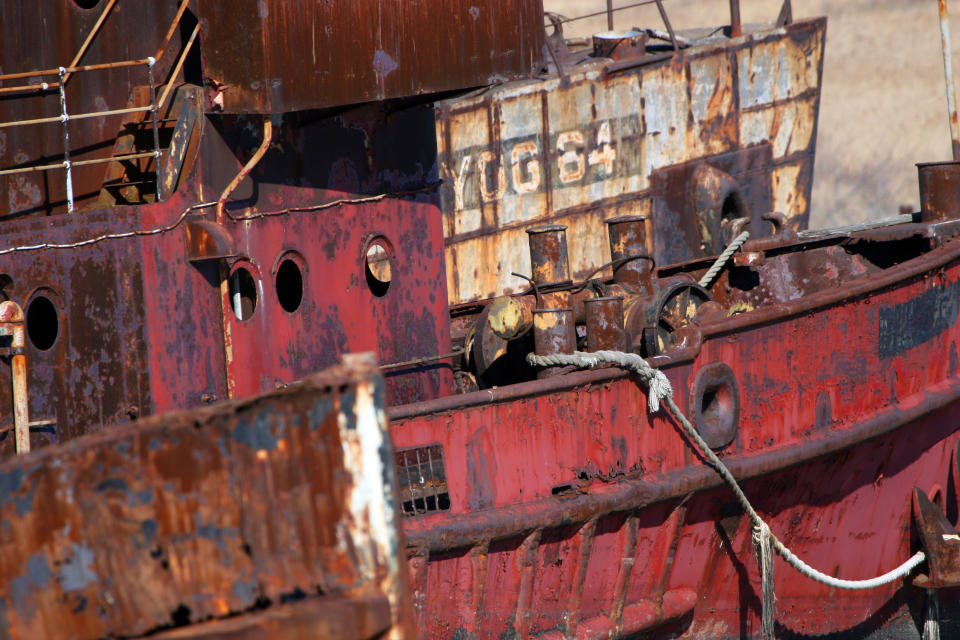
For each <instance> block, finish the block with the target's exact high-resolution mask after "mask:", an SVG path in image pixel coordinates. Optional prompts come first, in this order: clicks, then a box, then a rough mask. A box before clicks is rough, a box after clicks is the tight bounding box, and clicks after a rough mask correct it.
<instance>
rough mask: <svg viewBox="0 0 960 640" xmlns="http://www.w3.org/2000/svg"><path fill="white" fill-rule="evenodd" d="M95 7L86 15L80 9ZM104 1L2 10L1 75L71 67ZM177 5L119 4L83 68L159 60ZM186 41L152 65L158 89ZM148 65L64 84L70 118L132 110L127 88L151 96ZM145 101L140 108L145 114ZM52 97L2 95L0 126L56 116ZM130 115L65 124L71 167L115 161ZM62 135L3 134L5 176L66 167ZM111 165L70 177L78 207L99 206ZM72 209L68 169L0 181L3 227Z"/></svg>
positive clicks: (171, 0)
mask: <svg viewBox="0 0 960 640" xmlns="http://www.w3.org/2000/svg"><path fill="white" fill-rule="evenodd" d="M91 4H92V5H94V6H92V8H89V9H88V8H84V7H83V6H81V5H91ZM106 5H107V3H106V2H105V1H103V0H101V1H100V2H97V3H90V2H83V3H78V2H72V1H68V2H62V1H60V0H38V1H37V2H3V3H0V24H2V25H3V37H2V38H0V75H3V74H9V73H20V72H27V71H37V70H43V69H56V68H57V67H60V66H69V65H70V63H71V61H72V60H73V59H74V56H75V55H76V53H77V52H78V51H79V50H80V47H81V45H82V43H83V42H84V40H85V39H86V38H87V36H88V34H90V33H91V32H92V30H93V27H94V24H95V23H96V22H97V20H98V18H100V16H101V14H102V12H103V11H104V8H105V7H106ZM177 5H178V2H177V1H176V0H138V1H137V2H118V3H117V4H116V5H115V6H114V8H113V9H112V11H111V12H110V13H109V14H108V15H107V18H106V20H105V21H104V22H103V25H102V26H101V28H100V29H99V31H98V32H97V35H96V36H95V37H94V39H93V40H92V41H91V43H90V46H89V48H88V49H87V51H86V53H85V54H84V56H83V57H82V59H81V60H80V62H79V64H95V63H107V62H117V61H122V60H134V59H142V58H146V57H147V56H154V55H156V53H157V48H158V47H159V46H160V44H161V42H162V41H163V37H164V35H165V33H166V31H167V29H168V28H169V27H170V24H171V22H172V20H173V18H174V16H175V15H176V12H177ZM180 44H181V41H180V38H179V37H175V38H174V39H173V42H172V44H171V45H170V47H169V51H168V52H167V55H165V56H163V57H161V58H160V59H159V60H158V62H157V65H156V66H155V67H154V77H155V80H156V82H157V84H160V83H161V82H163V81H165V80H166V77H167V74H168V73H169V72H170V69H171V67H172V66H173V63H174V58H175V57H176V55H177V53H178V51H179V46H180ZM56 80H57V76H45V77H43V78H41V77H39V76H35V77H32V78H22V79H12V80H6V81H0V89H2V88H9V87H12V86H19V85H24V84H35V83H39V82H41V81H46V82H48V83H55V82H56ZM147 84H148V77H147V69H146V66H143V65H141V66H136V67H123V68H116V69H107V70H98V71H88V72H82V73H76V74H73V75H72V76H71V77H70V79H69V80H68V81H67V84H66V103H67V110H68V113H70V114H80V113H87V112H92V111H103V110H106V109H122V108H126V107H130V106H135V105H132V104H129V103H128V101H129V99H130V96H131V89H132V88H133V87H136V86H140V87H144V88H146V87H147ZM143 104H144V103H140V104H139V105H136V106H143ZM59 115H60V97H59V93H58V91H57V90H56V89H51V90H47V91H42V92H31V93H25V94H12V95H4V96H3V97H2V100H0V123H2V122H11V121H20V120H27V119H34V118H42V117H50V116H59ZM130 117H131V116H130V115H129V114H128V115H111V116H106V117H102V118H90V119H85V120H75V121H73V122H71V123H70V125H69V132H70V147H71V158H70V159H71V161H73V162H77V161H84V160H90V159H95V158H104V157H107V156H109V155H110V154H111V153H112V152H113V150H114V142H115V139H116V137H117V136H118V134H119V133H121V132H122V131H123V129H124V123H125V122H127V121H129V119H130ZM63 151H64V141H63V127H62V125H61V124H60V122H54V123H47V124H36V125H24V126H20V127H12V128H0V169H12V168H17V167H23V166H28V165H33V164H47V163H52V162H58V161H61V160H63ZM106 170H107V165H103V164H99V165H89V166H77V167H75V168H74V169H73V191H74V194H75V198H76V200H77V205H78V208H84V207H88V206H96V205H95V203H96V202H97V200H98V198H99V195H100V187H101V185H102V183H103V178H104V174H105V172H106ZM64 211H66V190H65V175H64V171H63V170H62V169H54V170H51V171H47V172H40V173H19V174H14V175H4V176H0V219H4V220H10V219H15V218H21V217H25V216H49V215H51V214H58V213H63V212H64Z"/></svg>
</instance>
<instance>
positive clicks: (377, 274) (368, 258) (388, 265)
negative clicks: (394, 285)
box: [363, 236, 393, 298]
mask: <svg viewBox="0 0 960 640" xmlns="http://www.w3.org/2000/svg"><path fill="white" fill-rule="evenodd" d="M363 263H364V272H365V274H364V275H365V276H366V279H367V286H368V287H370V292H371V293H373V295H375V296H377V297H378V298H380V297H383V296H385V295H387V290H388V289H389V288H390V283H391V282H392V281H393V247H392V246H391V245H390V242H389V241H388V240H387V239H386V238H384V237H383V236H376V237H374V238H373V239H372V240H371V241H370V242H369V243H367V248H366V249H365V251H364V260H363Z"/></svg>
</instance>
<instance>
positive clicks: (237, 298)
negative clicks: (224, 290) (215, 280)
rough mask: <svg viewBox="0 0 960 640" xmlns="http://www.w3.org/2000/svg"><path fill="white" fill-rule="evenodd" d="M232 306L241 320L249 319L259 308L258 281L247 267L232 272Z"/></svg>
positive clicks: (234, 313)
mask: <svg viewBox="0 0 960 640" xmlns="http://www.w3.org/2000/svg"><path fill="white" fill-rule="evenodd" d="M230 306H231V307H232V308H233V315H235V316H236V317H237V320H240V321H241V322H243V321H246V320H249V319H250V318H251V317H253V312H254V311H256V310H257V281H256V279H255V278H254V277H253V274H251V273H250V270H249V269H246V268H245V267H238V268H237V269H235V270H234V272H233V273H232V274H230Z"/></svg>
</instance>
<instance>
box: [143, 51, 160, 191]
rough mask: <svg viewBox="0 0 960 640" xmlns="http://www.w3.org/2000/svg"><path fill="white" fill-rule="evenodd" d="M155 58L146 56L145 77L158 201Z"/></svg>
mask: <svg viewBox="0 0 960 640" xmlns="http://www.w3.org/2000/svg"><path fill="white" fill-rule="evenodd" d="M155 63H156V60H155V59H154V58H153V57H150V58H147V77H148V78H149V80H150V114H151V117H152V120H153V154H154V156H153V164H154V166H153V168H154V171H155V173H156V180H155V181H154V182H155V186H156V192H157V202H160V180H161V174H162V173H163V165H162V164H161V156H160V131H159V130H158V129H157V117H158V114H157V111H158V109H157V87H156V84H155V83H154V81H153V65H154V64H155Z"/></svg>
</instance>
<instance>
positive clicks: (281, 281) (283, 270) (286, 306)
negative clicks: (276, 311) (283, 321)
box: [276, 258, 303, 313]
mask: <svg viewBox="0 0 960 640" xmlns="http://www.w3.org/2000/svg"><path fill="white" fill-rule="evenodd" d="M276 285H277V300H279V301H280V306H281V307H283V310H284V311H286V312H287V313H293V312H294V311H296V310H297V309H299V308H300V303H301V302H302V301H303V274H302V273H301V272H300V266H299V265H298V264H297V263H296V262H294V261H293V260H291V259H289V258H286V259H285V260H283V262H281V263H280V267H279V268H278V269H277V279H276Z"/></svg>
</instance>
